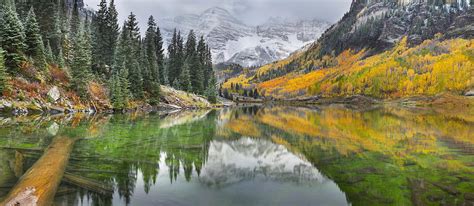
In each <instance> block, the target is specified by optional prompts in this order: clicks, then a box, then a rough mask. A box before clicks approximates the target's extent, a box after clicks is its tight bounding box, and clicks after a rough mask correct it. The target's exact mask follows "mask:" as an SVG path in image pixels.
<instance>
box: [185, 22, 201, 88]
mask: <svg viewBox="0 0 474 206" xmlns="http://www.w3.org/2000/svg"><path fill="white" fill-rule="evenodd" d="M185 51H186V53H185V58H186V64H187V66H188V69H189V72H190V75H191V85H192V92H194V93H196V94H203V93H204V88H203V78H204V77H203V72H202V70H201V68H202V66H201V65H200V63H199V58H198V54H197V51H196V35H195V34H194V31H193V30H191V31H190V32H189V35H188V39H187V41H186V49H185Z"/></svg>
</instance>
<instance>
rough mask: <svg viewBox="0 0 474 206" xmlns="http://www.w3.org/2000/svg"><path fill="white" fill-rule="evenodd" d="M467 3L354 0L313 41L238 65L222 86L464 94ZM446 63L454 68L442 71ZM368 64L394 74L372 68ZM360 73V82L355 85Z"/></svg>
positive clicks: (234, 90) (284, 93)
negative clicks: (249, 66) (282, 55)
mask: <svg viewBox="0 0 474 206" xmlns="http://www.w3.org/2000/svg"><path fill="white" fill-rule="evenodd" d="M440 2H441V3H440ZM472 4H473V2H470V1H468V0H459V1H448V3H446V2H443V1H418V0H411V1H401V0H389V1H386V0H354V1H353V2H352V5H351V8H350V10H349V11H348V12H347V13H346V14H345V15H344V16H343V17H342V18H341V20H340V21H338V22H337V23H335V24H334V25H332V26H331V27H330V28H328V29H327V30H326V32H325V33H324V34H322V36H321V37H320V38H319V39H318V40H317V41H315V42H313V43H312V44H311V45H309V46H307V47H305V48H303V49H301V50H299V51H297V52H295V53H294V54H293V55H291V56H289V57H288V58H286V59H283V60H280V61H277V62H274V63H271V64H267V65H264V66H262V67H260V68H256V69H253V70H250V71H249V70H247V71H246V70H242V72H241V73H239V74H237V76H235V77H234V78H230V79H228V81H227V82H225V83H224V84H223V90H221V93H223V94H227V95H226V96H227V97H229V96H230V98H233V97H235V96H245V94H246V93H247V94H248V91H254V90H255V89H258V90H259V93H260V94H261V95H257V96H266V97H267V98H279V99H280V98H283V99H284V98H285V97H291V98H294V97H301V96H311V95H317V96H325V97H332V96H350V95H367V96H372V97H377V98H388V97H390V98H400V97H403V96H410V95H436V94H439V93H440V92H441V93H442V92H454V93H456V94H464V93H465V92H466V91H467V90H470V89H472V88H473V87H474V85H473V83H470V82H472V81H468V80H469V72H472V69H473V68H472V65H473V64H474V62H473V61H474V60H473V48H472V47H473V45H472V44H471V41H470V40H472V39H473V37H474V9H473V7H472ZM466 40H467V41H466ZM460 45H464V47H463V46H460ZM426 55H429V56H428V57H426ZM443 55H444V56H443ZM414 57H416V58H414ZM441 57H444V58H441ZM428 59H429V60H428ZM443 64H446V65H443ZM364 65H366V66H364ZM369 65H370V66H369ZM445 68H455V69H456V71H457V70H459V72H458V74H457V75H456V73H446V74H445V75H441V74H442V73H443V72H446V71H444V69H445ZM375 71H377V72H379V71H385V74H392V73H396V74H397V75H399V76H397V77H396V78H395V77H393V78H394V79H392V77H389V75H385V76H383V75H382V74H377V75H382V76H371V75H375V74H376V73H377V72H375ZM358 72H360V73H358ZM462 75H464V76H462ZM471 76H472V75H471ZM435 77H436V78H435ZM447 77H449V78H451V79H452V80H450V81H453V79H455V80H456V81H454V82H455V83H456V85H457V86H455V87H453V86H452V85H450V84H448V83H446V82H445V80H444V79H445V78H447ZM361 78H362V79H361ZM431 78H433V79H431ZM466 78H468V80H466ZM359 80H360V81H361V82H360V84H361V85H356V82H357V81H359ZM421 80H423V81H424V82H423V81H421ZM352 81H354V82H352ZM364 81H365V83H364ZM375 81H377V82H375ZM379 81H383V82H385V83H384V84H382V83H380V82H379ZM369 82H371V83H369ZM427 82H429V83H427ZM387 85H390V87H387ZM433 85H437V86H436V87H435V88H433V87H432V86H433ZM224 90H225V91H224ZM246 91H247V92H246ZM229 94H230V95H229Z"/></svg>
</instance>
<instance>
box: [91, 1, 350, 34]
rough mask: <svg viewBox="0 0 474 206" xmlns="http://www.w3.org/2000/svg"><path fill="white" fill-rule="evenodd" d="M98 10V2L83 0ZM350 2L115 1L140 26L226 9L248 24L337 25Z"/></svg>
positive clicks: (121, 10) (122, 15)
mask: <svg viewBox="0 0 474 206" xmlns="http://www.w3.org/2000/svg"><path fill="white" fill-rule="evenodd" d="M84 1H85V3H86V5H87V6H88V7H90V8H93V9H97V5H98V4H99V0H84ZM351 1H352V0H115V2H116V4H117V9H118V10H119V13H120V19H121V20H122V21H123V20H125V19H126V16H127V15H128V14H130V12H134V13H135V14H137V16H138V19H139V21H140V24H141V26H142V27H143V26H144V25H145V24H146V20H147V19H148V17H149V16H150V15H153V16H155V17H156V18H158V19H160V18H165V17H174V16H178V15H183V14H199V13H201V12H203V11H204V10H206V9H208V8H211V7H215V6H217V7H222V8H225V9H227V10H229V11H231V12H232V13H234V15H235V16H236V17H237V18H239V19H240V20H242V21H243V22H244V23H247V24H249V25H256V24H260V23H263V22H265V21H266V20H267V19H268V18H270V17H283V18H288V19H313V18H317V19H321V20H326V21H330V22H336V21H337V20H338V19H340V18H341V17H342V15H343V14H344V13H345V12H346V11H348V10H349V6H350V3H351Z"/></svg>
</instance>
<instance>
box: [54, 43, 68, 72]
mask: <svg viewBox="0 0 474 206" xmlns="http://www.w3.org/2000/svg"><path fill="white" fill-rule="evenodd" d="M56 64H58V66H59V67H61V68H63V67H65V66H66V62H64V54H63V49H62V47H59V53H58V55H57V56H56Z"/></svg>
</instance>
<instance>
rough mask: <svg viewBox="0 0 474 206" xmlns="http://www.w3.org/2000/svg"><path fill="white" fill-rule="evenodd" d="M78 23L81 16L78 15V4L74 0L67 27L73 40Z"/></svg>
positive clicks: (77, 31)
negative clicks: (68, 26)
mask: <svg viewBox="0 0 474 206" xmlns="http://www.w3.org/2000/svg"><path fill="white" fill-rule="evenodd" d="M80 24H81V18H80V16H79V5H78V3H77V0H74V5H73V9H72V14H71V20H70V29H69V34H70V35H71V39H72V41H73V42H74V41H76V37H77V35H78V33H79V27H80Z"/></svg>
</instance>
